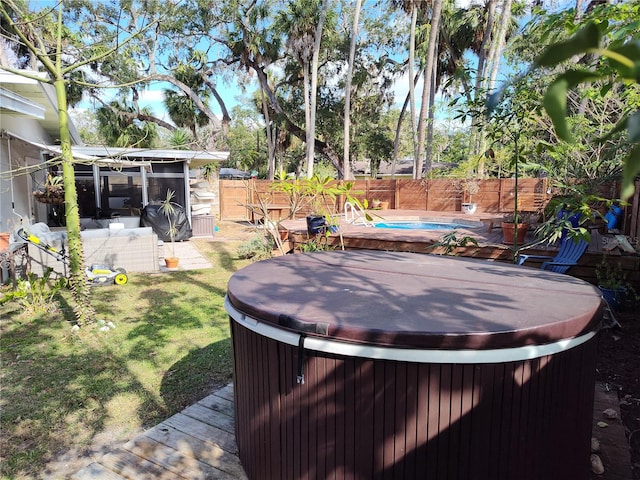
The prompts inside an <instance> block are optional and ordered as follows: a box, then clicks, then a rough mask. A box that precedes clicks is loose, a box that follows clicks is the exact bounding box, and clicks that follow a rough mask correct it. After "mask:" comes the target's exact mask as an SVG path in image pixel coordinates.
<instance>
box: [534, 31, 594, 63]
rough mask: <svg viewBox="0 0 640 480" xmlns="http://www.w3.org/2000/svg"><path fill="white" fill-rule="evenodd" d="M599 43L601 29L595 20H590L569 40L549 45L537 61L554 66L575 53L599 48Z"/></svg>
mask: <svg viewBox="0 0 640 480" xmlns="http://www.w3.org/2000/svg"><path fill="white" fill-rule="evenodd" d="M599 44H600V30H599V29H598V27H597V26H596V24H595V23H594V22H589V23H587V24H586V25H585V26H584V27H582V28H581V29H580V30H578V31H577V32H576V33H575V35H573V36H572V37H571V38H569V39H568V40H564V41H562V42H557V43H554V44H551V45H549V46H548V47H547V49H546V50H545V51H544V52H542V55H540V56H539V57H538V59H537V60H536V62H535V63H536V65H538V66H541V67H552V66H554V65H557V64H558V63H561V62H564V61H565V60H569V59H570V58H571V57H573V56H574V55H578V54H581V53H587V51H589V50H590V49H592V48H598V45H599Z"/></svg>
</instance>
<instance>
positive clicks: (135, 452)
mask: <svg viewBox="0 0 640 480" xmlns="http://www.w3.org/2000/svg"><path fill="white" fill-rule="evenodd" d="M237 453H238V448H237V446H236V441H235V433H234V412H233V386H232V385H231V384H229V385H227V386H226V387H224V388H223V389H221V390H218V391H217V392H215V393H214V394H212V395H209V396H208V397H206V398H204V399H202V400H201V401H199V402H198V403H196V404H194V405H191V406H190V407H187V408H186V409H184V410H183V411H182V412H180V413H177V414H175V415H174V416H173V417H171V418H169V419H167V420H165V421H164V422H162V423H160V424H159V425H156V426H155V427H153V428H151V429H150V430H147V431H146V432H144V433H143V434H142V435H141V436H139V437H137V438H135V439H133V440H131V441H130V442H128V443H126V444H125V445H124V446H123V447H122V448H120V449H118V450H116V451H114V452H112V453H109V454H107V455H105V456H104V457H102V458H101V459H100V460H99V461H97V462H94V463H91V464H90V465H88V466H86V467H85V468H83V469H82V470H80V471H79V472H77V473H75V474H74V475H73V476H72V477H71V479H72V480H89V479H91V480H122V479H131V480H146V479H149V480H152V479H153V480H174V479H193V480H196V479H220V480H232V479H246V478H247V476H246V475H245V473H244V470H243V468H242V465H241V464H240V459H239V458H238V455H237Z"/></svg>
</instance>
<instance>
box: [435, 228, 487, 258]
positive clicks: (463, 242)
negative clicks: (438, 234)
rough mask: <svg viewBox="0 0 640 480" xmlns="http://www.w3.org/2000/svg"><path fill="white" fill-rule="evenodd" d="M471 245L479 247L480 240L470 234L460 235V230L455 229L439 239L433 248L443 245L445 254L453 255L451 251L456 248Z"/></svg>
mask: <svg viewBox="0 0 640 480" xmlns="http://www.w3.org/2000/svg"><path fill="white" fill-rule="evenodd" d="M469 245H474V246H476V247H477V246H478V241H477V240H476V239H475V238H474V237H472V236H470V235H465V236H463V237H458V231H457V230H453V231H451V232H449V233H446V234H444V235H443V236H442V238H441V239H440V240H438V241H437V242H436V243H434V244H433V245H432V246H431V248H438V247H442V249H443V250H444V255H451V253H452V252H453V251H454V250H455V249H456V248H459V247H468V246H469Z"/></svg>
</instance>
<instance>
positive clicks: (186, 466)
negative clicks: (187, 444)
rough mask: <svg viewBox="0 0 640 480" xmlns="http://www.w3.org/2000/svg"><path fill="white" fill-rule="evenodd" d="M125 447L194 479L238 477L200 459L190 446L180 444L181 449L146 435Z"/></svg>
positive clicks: (230, 479) (225, 479) (226, 479)
mask: <svg viewBox="0 0 640 480" xmlns="http://www.w3.org/2000/svg"><path fill="white" fill-rule="evenodd" d="M184 438H185V437H183V441H184ZM179 443H183V442H179ZM124 448H125V449H126V450H128V451H130V452H131V453H133V454H134V455H137V456H139V457H141V458H143V459H145V460H149V461H150V462H153V463H156V464H158V465H159V466H161V467H162V468H164V469H166V470H168V471H169V472H171V473H174V474H176V475H179V476H180V477H184V478H188V479H193V480H205V479H208V478H216V479H220V480H233V479H234V478H237V477H235V476H234V475H232V474H229V473H227V472H224V471H222V470H220V469H219V468H216V467H215V466H213V465H211V464H209V463H206V462H203V461H202V460H201V459H198V458H197V457H196V456H195V455H194V454H193V453H194V452H192V451H191V450H190V449H189V448H184V447H182V446H181V445H179V449H174V448H171V447H169V446H167V445H164V444H163V443H160V442H158V441H156V440H154V439H152V438H149V437H146V436H144V435H143V436H141V437H138V438H136V439H134V440H132V441H130V442H128V443H127V444H126V445H125V446H124Z"/></svg>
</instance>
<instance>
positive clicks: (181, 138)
mask: <svg viewBox="0 0 640 480" xmlns="http://www.w3.org/2000/svg"><path fill="white" fill-rule="evenodd" d="M166 141H167V144H168V145H169V146H170V147H171V148H174V149H176V150H189V149H190V146H191V143H192V142H193V137H192V136H191V134H190V133H189V132H187V131H186V130H183V129H181V128H179V129H177V130H174V131H173V132H171V134H170V135H169V137H168V138H167V140H166Z"/></svg>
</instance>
